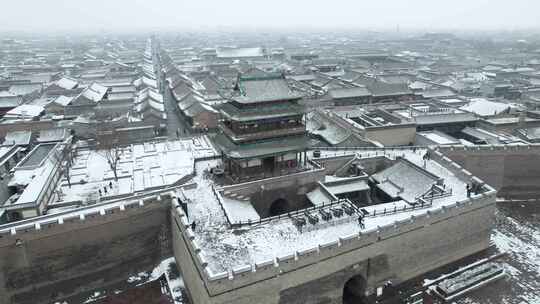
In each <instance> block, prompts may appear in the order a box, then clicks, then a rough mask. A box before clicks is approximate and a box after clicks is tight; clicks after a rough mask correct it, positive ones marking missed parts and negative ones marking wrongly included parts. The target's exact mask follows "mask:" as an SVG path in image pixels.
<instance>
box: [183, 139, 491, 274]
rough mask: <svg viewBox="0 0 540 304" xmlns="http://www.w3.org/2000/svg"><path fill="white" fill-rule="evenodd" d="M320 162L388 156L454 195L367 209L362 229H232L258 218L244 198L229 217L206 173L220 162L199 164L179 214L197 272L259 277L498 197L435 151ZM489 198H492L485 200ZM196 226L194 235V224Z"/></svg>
mask: <svg viewBox="0 0 540 304" xmlns="http://www.w3.org/2000/svg"><path fill="white" fill-rule="evenodd" d="M321 152H322V155H321V158H325V157H336V156H346V155H356V156H357V157H359V158H366V159H367V158H373V157H380V156H384V157H386V158H389V159H393V160H396V159H399V158H403V159H404V161H407V162H409V163H411V164H414V165H416V166H417V167H420V168H423V169H424V170H426V171H427V173H428V174H430V175H432V176H434V177H438V178H439V179H442V180H444V184H445V187H446V189H452V191H449V193H447V195H444V196H440V197H437V198H435V199H433V200H432V201H431V202H430V203H429V204H426V206H416V207H414V208H412V207H411V206H412V205H411V204H410V203H409V202H406V201H403V200H399V201H396V202H392V203H386V204H380V205H372V206H369V207H365V208H364V209H365V211H367V213H368V216H366V218H365V220H364V226H363V227H361V226H360V225H359V223H358V216H349V217H347V216H345V217H343V218H340V220H337V219H336V218H334V219H333V220H330V221H320V222H319V223H317V224H314V225H312V224H310V223H308V224H307V225H306V226H305V227H304V228H303V229H299V228H298V226H297V225H295V221H294V220H293V219H292V218H291V217H288V216H279V217H274V218H270V220H265V221H263V222H262V223H261V224H258V225H247V226H242V227H240V228H232V227H231V225H230V224H229V221H228V218H227V216H226V215H225V214H226V212H227V213H229V214H235V215H234V216H235V217H236V218H242V217H246V218H250V217H252V218H251V219H252V220H254V221H256V220H257V218H256V213H254V212H253V210H250V207H249V206H248V204H249V202H246V201H245V200H243V198H239V199H237V200H235V201H236V204H229V205H228V207H227V208H226V209H227V210H226V211H225V210H224V208H223V205H222V203H220V196H219V195H216V192H219V191H215V188H214V187H215V185H214V182H213V181H212V179H211V176H210V174H208V172H206V170H205V169H207V168H211V167H214V166H216V165H217V163H218V161H217V160H210V161H203V162H197V163H196V167H197V170H196V172H197V175H196V176H195V177H194V179H193V180H192V181H193V182H194V183H196V184H197V187H196V189H189V190H188V189H185V190H183V193H182V194H180V193H178V196H179V197H183V198H187V199H188V204H187V206H188V207H187V208H188V211H189V212H188V213H189V217H187V216H186V215H185V213H184V212H183V210H182V208H180V207H178V206H177V208H176V210H177V212H178V216H179V218H180V224H179V227H183V228H182V229H185V230H184V231H183V232H184V235H187V239H189V240H191V242H190V243H191V245H192V248H194V252H196V254H195V256H196V257H197V260H198V261H197V263H196V264H197V266H198V267H199V268H200V269H201V271H205V272H206V273H207V275H208V277H209V278H210V280H220V279H225V278H231V277H234V276H235V275H236V274H239V273H243V272H246V273H247V272H251V271H255V270H256V269H257V268H258V267H270V266H269V265H272V266H273V265H274V263H279V261H284V260H288V259H290V258H292V259H297V258H298V256H300V255H304V254H307V252H311V253H313V252H319V253H320V252H321V250H323V247H324V248H327V247H326V246H327V245H328V246H334V245H335V246H339V244H341V242H343V240H345V239H347V240H352V239H354V240H357V239H358V240H361V239H362V236H363V235H366V237H367V236H368V235H371V234H373V233H378V231H380V230H382V229H384V227H391V226H394V225H395V224H396V223H397V222H409V221H412V219H414V218H415V217H419V216H426V215H427V214H428V213H430V212H433V213H435V212H440V211H441V208H455V207H456V206H458V205H461V206H463V205H465V204H467V203H468V202H472V200H474V199H476V198H484V197H489V198H490V197H491V196H493V200H494V194H495V191H494V190H493V189H492V188H491V187H489V186H488V185H484V184H483V182H482V181H481V180H479V179H477V178H476V177H473V176H472V175H471V174H470V173H469V172H467V171H465V170H463V169H462V168H461V167H460V166H459V165H457V164H455V163H453V162H452V161H450V160H449V159H448V158H446V157H444V156H443V155H442V154H440V153H439V152H436V151H432V150H430V153H431V154H430V155H432V156H431V158H430V159H429V160H426V161H424V159H423V156H424V155H425V153H426V150H425V149H419V148H418V149H399V148H398V149H376V148H375V149H370V148H366V149H361V150H345V151H343V150H328V151H321ZM471 182H474V183H477V184H479V185H482V187H481V189H482V190H481V191H480V192H479V193H478V194H472V196H471V197H468V195H467V190H466V185H467V184H468V183H471ZM486 195H488V196H486ZM392 210H396V212H385V211H392ZM193 221H195V222H196V227H195V230H194V231H193V230H191V228H190V224H191V223H192V222H193Z"/></svg>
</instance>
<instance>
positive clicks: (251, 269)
mask: <svg viewBox="0 0 540 304" xmlns="http://www.w3.org/2000/svg"><path fill="white" fill-rule="evenodd" d="M494 203H495V191H494V190H492V189H489V188H486V189H485V191H484V192H482V193H480V194H477V195H472V196H471V197H470V198H468V199H465V200H461V201H458V202H456V203H455V204H450V205H447V206H444V207H442V208H437V209H434V210H430V211H427V212H426V213H424V214H421V215H414V216H409V217H406V218H403V219H402V220H398V221H395V222H393V223H392V224H389V225H382V226H379V227H377V228H375V229H371V230H368V231H365V232H362V233H360V234H351V235H341V236H336V240H335V241H331V242H326V243H320V244H318V245H317V246H314V247H311V248H304V249H300V250H297V251H294V252H290V253H288V254H283V255H280V256H276V257H275V258H274V259H266V260H260V261H259V260H255V261H253V263H250V264H245V265H244V266H240V267H235V268H234V269H229V270H228V271H226V272H220V273H215V272H213V270H212V265H209V264H208V262H207V260H208V259H207V258H205V256H206V255H207V254H211V253H209V252H204V251H202V250H201V246H200V245H199V244H197V243H196V242H195V241H194V240H195V237H194V232H193V231H192V230H191V228H190V223H189V222H188V220H187V218H186V215H185V213H184V211H183V210H182V208H179V207H178V206H177V207H176V208H173V219H174V218H176V219H177V222H178V223H180V224H179V225H178V226H176V227H173V229H178V230H179V231H177V235H180V236H182V239H181V240H183V241H184V242H182V241H180V242H178V240H175V241H177V244H176V245H175V253H176V250H178V246H180V247H184V248H182V250H185V249H187V251H188V252H189V254H190V257H191V261H192V262H193V263H194V264H195V266H196V267H195V269H196V270H197V271H196V272H195V274H196V278H193V277H192V278H190V275H189V274H188V275H185V279H186V281H187V282H188V285H189V283H191V284H197V283H193V282H192V281H193V280H195V281H198V280H200V281H201V282H202V283H203V284H202V285H200V286H199V287H200V290H199V291H198V292H204V293H206V294H207V295H208V296H211V297H212V296H221V295H224V294H226V293H227V292H228V291H231V290H239V289H243V288H244V287H247V286H250V285H251V284H254V283H257V282H261V283H262V282H265V281H266V280H271V279H272V278H273V277H275V276H276V275H280V276H281V278H282V280H283V278H284V277H287V275H289V274H290V275H291V276H295V275H294V273H295V272H296V271H301V270H302V269H304V268H306V267H317V265H318V264H319V263H322V262H324V261H328V260H333V259H336V260H335V261H336V263H337V264H339V262H338V261H339V260H340V259H341V256H342V255H348V254H350V253H351V252H357V257H362V259H364V258H368V257H369V256H370V255H375V254H376V253H377V254H378V252H379V251H378V250H379V249H380V248H384V247H385V246H386V245H383V244H384V243H385V242H389V244H393V242H394V240H395V238H396V237H400V238H401V237H403V238H405V235H409V234H410V236H409V237H407V238H412V239H414V242H415V243H421V242H422V233H420V232H419V231H422V230H425V229H430V226H431V225H434V226H435V225H439V224H440V225H442V226H444V225H447V224H446V223H448V222H450V223H452V222H453V220H454V219H459V218H460V217H461V216H463V215H464V214H471V213H475V212H484V211H481V210H482V209H484V208H488V209H489V208H490V206H493V205H494ZM485 217H486V218H487V219H488V221H487V222H482V225H485V229H482V230H481V231H482V232H484V231H488V230H489V229H490V227H491V224H490V223H489V219H490V218H491V217H492V215H491V214H490V212H489V211H485ZM441 229H443V230H444V228H437V230H441ZM467 233H469V232H468V231H467V230H460V231H453V234H455V235H460V234H463V237H465V238H466V235H467ZM174 234H175V233H174V232H173V237H174ZM442 238H444V237H442ZM481 238H482V239H483V240H484V241H483V242H480V243H475V244H479V245H478V246H487V245H486V244H487V243H488V242H489V233H486V234H482V236H481ZM465 245H468V244H461V245H460V244H453V245H451V246H458V247H459V246H465ZM388 246H393V245H388ZM475 246H476V245H475ZM415 250H416V251H418V252H417V253H418V254H421V253H422V250H423V249H422V248H421V247H420V248H417V249H415ZM426 250H427V249H426ZM459 250H468V251H467V253H468V254H471V253H474V252H475V251H477V250H479V249H478V248H477V247H475V248H474V249H469V248H467V247H466V246H465V248H464V249H459ZM459 250H458V249H457V248H456V251H458V252H457V253H456V256H457V257H458V258H459V257H461V256H460V254H462V253H461V252H462V251H459ZM362 252H364V254H361V253H362ZM399 252H400V251H399V248H393V250H392V251H389V252H388V254H398V253H399ZM379 253H380V252H379ZM402 254H408V253H406V252H403V253H402ZM448 254H453V252H452V251H449V252H448ZM398 255H399V254H398ZM440 257H443V258H447V257H446V256H445V254H442V255H440ZM179 258H180V257H179V256H178V255H177V259H179ZM182 258H183V259H185V258H186V256H185V255H182ZM407 258H410V257H407ZM407 258H404V257H399V256H394V257H392V258H391V259H398V260H400V259H407ZM179 263H180V264H182V265H183V264H185V263H186V261H183V262H180V261H179ZM441 263H443V261H431V262H430V261H429V260H427V261H425V265H420V266H418V265H417V269H415V270H414V271H412V272H410V271H407V273H421V271H427V270H429V269H431V268H430V267H433V266H434V265H439V264H441ZM345 266H346V265H342V266H335V267H337V268H335V271H338V270H339V269H338V268H339V267H345ZM394 266H397V265H394ZM394 271H396V272H397V273H400V271H397V270H394ZM403 273H405V272H403ZM330 274H331V273H325V274H323V273H321V274H320V275H330ZM385 275H387V274H385ZM385 275H382V276H381V277H384V276H385ZM284 282H287V280H286V279H285V280H284ZM190 288H191V287H190Z"/></svg>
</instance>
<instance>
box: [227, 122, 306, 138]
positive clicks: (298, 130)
mask: <svg viewBox="0 0 540 304" xmlns="http://www.w3.org/2000/svg"><path fill="white" fill-rule="evenodd" d="M218 125H219V127H220V128H221V129H222V130H223V132H224V133H225V134H226V135H227V136H228V137H229V138H231V139H232V140H233V141H234V142H245V141H252V140H260V139H266V138H275V137H280V136H288V135H301V134H304V133H305V132H306V126H304V125H299V126H298V125H297V126H294V127H290V126H288V127H285V128H283V129H276V130H269V131H257V132H253V133H244V134H236V133H234V132H233V131H232V130H231V129H229V127H227V126H226V125H225V124H223V123H222V122H219V124H218Z"/></svg>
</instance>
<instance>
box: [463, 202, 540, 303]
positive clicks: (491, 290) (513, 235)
mask: <svg viewBox="0 0 540 304" xmlns="http://www.w3.org/2000/svg"><path fill="white" fill-rule="evenodd" d="M539 224H540V206H538V205H536V206H535V205H519V204H507V205H505V204H499V205H498V212H497V226H496V229H495V230H494V231H493V234H492V242H493V244H494V245H495V246H496V249H497V251H498V252H506V253H507V255H506V256H505V257H503V258H502V259H501V261H500V263H501V265H502V266H503V267H504V268H505V269H506V272H507V273H508V278H506V279H505V280H500V281H497V282H495V283H493V284H490V285H488V286H485V287H484V288H482V289H479V290H477V291H474V292H472V293H471V294H468V295H467V296H466V297H465V298H462V299H459V300H457V301H456V303H457V304H499V303H505V304H537V303H540V280H539V279H538V278H539V277H540V230H539V228H538V227H539Z"/></svg>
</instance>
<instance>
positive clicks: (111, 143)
mask: <svg viewBox="0 0 540 304" xmlns="http://www.w3.org/2000/svg"><path fill="white" fill-rule="evenodd" d="M119 142H120V141H119V139H118V137H117V134H116V132H115V131H103V132H99V133H98V142H97V147H98V149H99V150H100V154H101V155H102V156H103V157H104V158H105V160H106V161H107V164H109V167H110V168H111V171H112V172H113V174H114V180H115V181H118V163H119V162H120V155H122V148H121V147H120V145H119Z"/></svg>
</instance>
